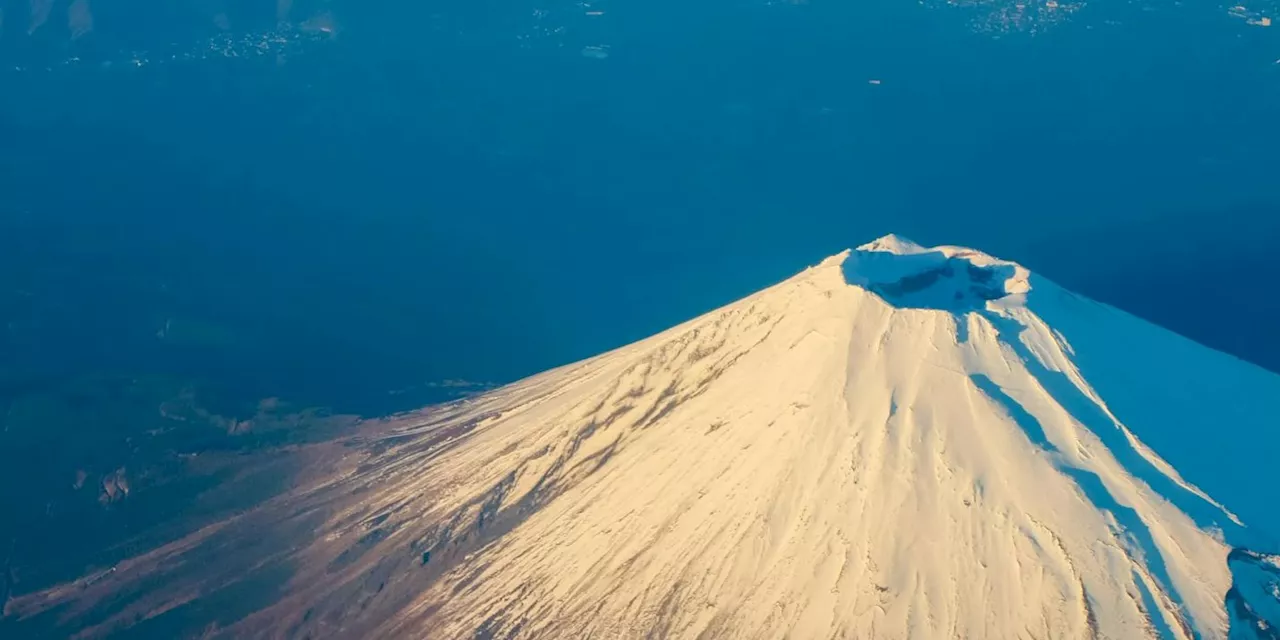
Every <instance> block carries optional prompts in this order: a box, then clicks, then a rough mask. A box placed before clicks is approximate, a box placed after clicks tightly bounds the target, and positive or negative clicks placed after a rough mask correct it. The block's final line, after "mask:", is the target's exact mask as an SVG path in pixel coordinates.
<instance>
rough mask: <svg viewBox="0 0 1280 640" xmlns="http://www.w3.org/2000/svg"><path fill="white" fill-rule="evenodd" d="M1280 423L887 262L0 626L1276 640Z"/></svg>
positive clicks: (1033, 284)
mask: <svg viewBox="0 0 1280 640" xmlns="http://www.w3.org/2000/svg"><path fill="white" fill-rule="evenodd" d="M1277 416H1280V377H1278V376H1276V375H1275V374H1273V373H1270V372H1267V371H1264V370H1262V369H1259V368H1257V367H1253V366H1252V365H1248V364H1247V363H1244V362H1241V361H1239V360H1237V359H1235V358H1232V357H1230V356H1226V355H1224V354H1221V353H1218V352H1214V351H1212V350H1209V349H1207V348H1205V347H1203V346H1200V345H1198V344H1195V343H1193V342H1191V341H1189V340H1186V339H1184V338H1182V337H1180V336H1177V335H1175V334H1172V333H1170V332H1168V331H1165V330H1163V329H1160V328H1159V327H1155V326H1153V325H1150V324H1148V323H1146V322H1143V321H1141V320H1139V319H1137V318H1135V317H1133V316H1130V315H1128V314H1125V313H1123V312H1121V311H1119V310H1116V309H1114V308H1111V307H1108V306H1106V305H1102V304H1098V303H1096V302H1093V301H1090V300H1088V299H1086V298H1083V297H1080V296H1078V295H1075V294H1072V293H1071V292H1068V291H1066V290H1064V289H1062V288H1061V287H1059V286H1057V285H1055V284H1054V283H1052V282H1050V281H1048V280H1046V279H1044V278H1040V277H1038V276H1033V275H1032V274H1030V273H1028V272H1027V270H1026V269H1024V268H1023V267H1021V266H1019V265H1017V264H1015V263H1012V262H1008V261H1004V260H1000V259H997V258H994V257H992V256H989V255H987V254H984V253H981V252H978V251H974V250H971V249H965V248H962V247H932V248H926V247H921V246H920V245H917V244H915V243H912V242H910V241H909V240H905V239H903V238H898V237H895V236H889V237H886V238H881V239H880V240H877V241H875V242H872V243H869V244H867V245H863V246H861V247H858V248H857V249H856V250H851V251H847V252H844V253H842V254H839V255H837V256H833V257H831V258H828V259H827V260H824V261H822V263H821V264H819V265H817V266H816V267H812V268H810V269H807V270H805V271H804V272H802V273H800V274H798V275H796V276H795V277H792V278H789V279H787V280H785V281H783V282H780V283H778V284H776V285H774V286H771V287H768V288H765V289H763V290H761V291H759V292H758V293H755V294H753V295H750V296H748V297H746V298H743V299H742V300H739V301H737V302H734V303H731V304H729V305H726V306H724V307H721V308H719V309H716V310H714V311H711V312H708V313H706V314H704V315H702V316H700V317H697V318H694V319H692V320H689V321H688V322H685V323H682V324H680V325H678V326H675V327H673V328H671V329H669V330H667V331H664V332H662V333H659V334H657V335H654V336H652V337H650V338H647V339H645V340H641V341H639V342H636V343H634V344H630V345H626V346H623V347H620V348H618V349H615V350H613V351H610V352H608V353H605V354H602V355H599V356H597V357H594V358H591V359H588V360H585V361H582V362H578V363H574V364H570V365H566V366H564V367H561V368H558V369H554V370H551V371H548V372H546V373H543V374H540V375H537V376H534V377H532V378H529V379H526V380H522V381H519V382H516V383H513V384H511V385H508V386H505V387H502V388H500V389H496V390H494V391H492V392H490V393H487V394H484V395H481V396H476V397H473V398H468V399H467V400H464V401H459V402H456V403H451V404H449V405H444V406H441V407H433V408H427V409H424V410H422V411H420V412H415V413H412V414H406V415H401V416H396V417H394V418H392V419H389V420H387V421H381V422H371V423H369V425H368V428H367V430H365V431H363V432H361V433H360V434H358V435H356V436H353V437H352V438H350V439H349V440H348V441H346V442H343V443H341V446H340V447H336V448H335V450H340V456H339V457H338V458H337V459H336V460H335V461H334V462H333V463H332V468H329V467H323V468H322V467H318V466H316V465H311V466H310V467H308V475H307V480H306V482H305V483H304V482H299V483H298V485H297V487H296V489H294V490H292V491H290V492H288V493H287V494H285V495H282V496H278V497H277V498H276V499H273V500H272V501H270V502H268V503H266V504H264V505H263V506H262V507H261V508H260V509H257V510H255V511H252V512H249V513H245V514H243V515H237V516H236V517H235V518H233V519H231V520H228V521H226V522H220V523H217V524H214V525H210V526H209V527H206V528H204V529H201V530H200V531H198V532H196V533H193V534H192V535H191V536H189V537H188V538H186V539H183V540H181V541H179V542H175V543H173V544H171V545H169V546H167V547H164V548H161V549H159V550H156V551H154V552H151V553H148V554H145V555H142V556H139V557H137V558H134V559H130V560H128V561H125V562H121V563H120V564H119V565H117V566H116V567H112V568H110V570H109V571H107V570H105V569H104V570H103V571H102V572H100V573H99V574H97V575H94V576H91V578H92V579H91V580H83V581H77V582H72V583H68V584H66V585H62V586H59V587H54V588H51V589H48V590H46V591H42V592H37V593H31V594H28V595H24V596H21V597H18V598H15V599H12V600H11V601H10V603H9V605H8V608H7V612H8V613H10V614H11V615H14V616H17V617H20V618H21V617H30V616H38V615H42V614H44V615H50V616H54V615H56V616H60V617H61V619H65V620H75V621H81V622H84V623H85V624H89V625H96V626H93V627H92V628H91V629H89V631H88V632H86V633H85V634H84V635H95V634H97V635H101V634H105V633H109V632H111V631H115V630H118V629H119V628H121V627H125V626H130V625H134V624H138V623H139V621H143V622H142V624H147V623H149V622H158V624H154V625H151V626H150V629H151V630H153V631H154V630H155V629H172V628H176V627H174V626H172V625H176V624H178V622H175V621H174V618H175V617H180V616H183V615H189V616H192V617H191V620H190V623H191V624H193V625H196V626H195V627H194V629H193V630H192V632H191V633H189V634H177V633H173V634H169V636H170V637H179V636H181V635H199V633H200V632H201V630H202V629H204V628H205V626H206V625H209V622H210V621H208V620H202V619H200V618H199V617H198V615H197V614H198V612H199V607H198V606H195V605H194V604H193V603H198V602H200V601H201V600H202V599H204V598H209V599H211V600H217V599H219V598H221V599H222V600H223V601H226V600H234V601H236V602H237V603H238V604H237V606H238V607H239V608H240V609H242V610H244V611H246V612H250V611H252V612H253V613H252V614H251V615H249V614H248V613H246V614H245V617H244V618H243V619H238V620H232V619H228V620H223V619H216V620H213V621H212V622H213V623H216V624H213V625H210V626H211V627H215V628H217V630H218V631H225V632H226V634H227V635H228V636H235V637H306V636H311V637H338V638H364V637H379V638H384V637H385V638H399V637H415V638H416V637H430V638H448V639H452V638H477V637H482V638H498V637H503V638H585V637H596V638H643V637H660V638H690V639H692V638H782V637H793V638H833V637H843V638H876V639H878V638H892V639H897V638H925V639H929V638H955V637H960V638H1160V639H1162V640H1163V639H1166V638H1168V639H1186V640H1191V639H1193V638H1232V639H1234V638H1241V639H1249V638H1261V639H1266V640H1276V638H1277V635H1276V632H1275V630H1276V629H1277V628H1278V627H1280V568H1278V567H1280V559H1278V558H1280V553H1278V552H1280V544H1277V543H1276V541H1275V538H1274V537H1273V535H1272V534H1274V533H1277V532H1280V505H1278V503H1277V500H1276V494H1277V490H1276V480H1275V478H1276V476H1275V469H1276V463H1277V460H1276V452H1277V451H1280V428H1278V425H1277ZM335 455H336V454H335ZM1228 509H1230V510H1228ZM246 584H247V585H257V584H268V585H272V588H270V589H256V590H251V589H248V588H244V587H243V585H246ZM236 589H240V591H237V590H236ZM246 594H262V595H253V596H252V597H250V596H249V595H246ZM240 603H243V604H240ZM193 610H195V611H194V612H193ZM238 610H239V609H238Z"/></svg>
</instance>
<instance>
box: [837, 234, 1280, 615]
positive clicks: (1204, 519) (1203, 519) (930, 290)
mask: <svg viewBox="0 0 1280 640" xmlns="http://www.w3.org/2000/svg"><path fill="white" fill-rule="evenodd" d="M854 256H855V257H857V258H858V260H857V261H856V262H855V263H854V264H855V265H856V269H857V271H856V272H852V271H851V270H850V266H849V263H846V279H847V280H849V282H850V283H851V284H856V285H859V286H862V287H864V288H866V289H868V290H870V291H872V292H874V293H875V294H877V295H878V296H879V297H880V298H881V299H883V300H884V301H885V302H886V303H888V304H890V305H892V306H894V307H897V308H914V309H932V310H939V311H945V312H948V313H951V314H953V316H954V318H955V325H956V328H957V340H958V341H959V342H961V343H964V342H967V340H968V319H969V316H971V315H976V316H978V317H980V318H981V319H983V320H985V321H986V322H987V323H988V324H989V325H990V326H991V327H992V328H993V329H994V330H995V332H996V335H997V339H998V340H999V342H1000V344H1001V345H1003V346H1004V347H1006V348H1008V349H1009V350H1010V351H1012V352H1013V353H1014V354H1016V355H1017V357H1018V359H1019V360H1020V361H1021V362H1022V363H1023V365H1024V366H1025V367H1026V369H1027V371H1028V373H1030V374H1031V375H1032V376H1033V377H1034V378H1035V380H1036V381H1037V382H1039V385H1040V387H1041V389H1042V390H1043V391H1044V392H1045V393H1046V394H1047V395H1048V396H1049V397H1050V398H1051V399H1052V400H1053V401H1054V402H1055V403H1056V404H1057V405H1058V406H1060V407H1062V409H1063V410H1064V411H1066V412H1067V413H1068V414H1070V415H1071V416H1072V417H1073V418H1074V419H1075V420H1077V421H1079V423H1080V425H1081V426H1083V427H1084V428H1086V429H1088V430H1089V431H1090V432H1091V433H1092V434H1093V435H1095V436H1096V437H1097V438H1098V440H1099V441H1100V442H1101V443H1102V444H1103V446H1105V447H1106V448H1107V449H1108V450H1109V451H1110V452H1111V453H1112V455H1113V456H1114V457H1115V459H1116V461H1117V462H1118V463H1119V464H1120V465H1122V467H1123V468H1124V469H1125V471H1126V472H1127V473H1129V474H1130V475H1132V476H1133V477H1134V478H1136V479H1137V480H1139V481H1140V482H1142V483H1145V484H1146V485H1147V486H1148V487H1149V488H1150V489H1151V490H1152V491H1154V492H1155V493H1156V494H1158V495H1159V496H1161V497H1162V498H1164V499H1166V500H1168V501H1169V502H1170V503H1171V504H1173V505H1174V506H1175V507H1177V508H1178V509H1179V510H1180V511H1182V512H1183V513H1184V514H1186V515H1187V516H1188V517H1190V518H1191V519H1192V520H1193V521H1194V522H1195V524H1196V525H1197V526H1198V527H1200V528H1201V529H1203V530H1206V531H1210V530H1216V531H1221V532H1222V535H1223V536H1224V538H1225V540H1226V542H1227V543H1228V544H1230V545H1232V547H1233V548H1234V549H1235V551H1233V553H1232V558H1233V560H1232V561H1231V562H1230V563H1229V564H1230V568H1231V571H1232V576H1233V587H1232V589H1231V590H1230V592H1229V593H1228V594H1227V596H1226V604H1227V608H1228V611H1229V613H1230V615H1231V630H1230V636H1231V637H1232V638H1262V639H1266V640H1270V639H1272V638H1275V637H1276V635H1275V633H1276V631H1275V630H1276V629H1280V596H1277V595H1276V594H1277V593H1280V578H1278V577H1277V576H1280V568H1277V567H1276V565H1274V564H1269V563H1268V561H1265V560H1259V558H1264V559H1265V558H1272V557H1276V556H1269V555H1267V554H1258V553H1255V552H1252V551H1247V550H1246V549H1256V548H1270V547H1271V546H1273V545H1272V542H1271V541H1270V539H1268V538H1265V537H1264V536H1261V535H1259V534H1258V533H1257V532H1254V531H1251V530H1249V529H1246V528H1245V527H1244V526H1243V525H1241V524H1240V523H1239V522H1238V521H1237V520H1236V519H1235V518H1234V517H1233V516H1232V515H1231V514H1230V513H1229V512H1227V511H1226V510H1225V509H1224V508H1223V507H1222V506H1220V505H1218V504H1216V503H1214V502H1212V501H1211V500H1209V499H1208V498H1206V497H1205V496H1204V495H1203V494H1201V493H1199V492H1197V491H1194V490H1193V489H1192V488H1190V487H1189V486H1188V485H1186V484H1184V483H1183V482H1180V481H1179V480H1178V479H1175V478H1174V477H1172V476H1170V475H1169V474H1168V473H1166V472H1165V471H1163V470H1162V469H1160V468H1158V467H1157V466H1156V465H1155V464H1154V463H1153V462H1152V460H1151V459H1149V458H1148V456H1146V455H1144V454H1143V452H1141V451H1139V450H1138V448H1137V446H1138V445H1137V444H1136V443H1135V442H1134V440H1133V439H1132V438H1131V437H1130V436H1129V434H1128V433H1126V430H1125V427H1124V425H1123V424H1122V423H1121V422H1118V421H1117V420H1118V419H1117V418H1113V417H1112V415H1111V414H1110V412H1109V411H1108V410H1107V408H1106V407H1105V406H1103V405H1102V404H1100V403H1099V402H1098V401H1095V400H1094V399H1093V398H1092V397H1091V396H1090V395H1089V394H1087V393H1086V392H1085V391H1084V390H1083V389H1081V388H1080V387H1079V386H1078V385H1077V384H1076V383H1075V382H1074V381H1073V380H1072V379H1071V378H1070V377H1069V376H1068V375H1067V374H1066V373H1064V372H1062V371H1058V370H1056V369H1051V368H1049V367H1048V366H1046V365H1045V364H1044V363H1043V362H1042V360H1041V358H1040V357H1039V356H1037V355H1036V354H1035V353H1033V352H1032V350H1031V349H1030V348H1029V347H1028V346H1027V343H1026V342H1025V341H1024V340H1023V337H1022V334H1023V332H1025V331H1027V330H1028V329H1029V327H1028V326H1026V325H1025V324H1023V322H1022V321H1021V320H1019V319H1017V318H1016V317H1015V316H1010V315H1007V314H1004V313H1000V312H998V311H994V310H991V309H988V308H987V305H986V303H987V302H988V301H992V300H999V299H1001V298H1004V297H1006V296H1007V295H1010V294H1012V293H1014V292H1023V291H1025V292H1026V293H1027V294H1028V300H1029V304H1030V301H1031V299H1032V298H1033V297H1034V295H1035V293H1034V291H1032V290H1031V289H1030V287H1029V286H1027V287H1026V288H1022V287H1020V286H1019V285H1020V284H1021V285H1029V284H1030V283H1029V282H1021V283H1019V282H1018V281H1017V277H1018V274H1017V273H1016V268H1015V267H1014V266H1012V265H1007V264H995V265H979V264H975V263H974V262H973V261H972V260H971V259H970V258H969V257H968V256H966V255H965V254H956V255H954V256H947V255H945V254H943V253H942V252H938V251H930V252H925V253H919V254H909V255H900V254H896V253H890V252H856V253H855V254H854ZM868 258H869V259H868ZM868 267H870V268H868ZM970 380H971V381H972V382H973V384H974V386H975V387H977V388H978V389H979V390H980V391H981V392H982V393H983V394H984V395H986V396H987V398H989V399H990V400H991V401H992V402H994V403H996V404H997V405H999V406H1001V407H1002V408H1003V409H1004V410H1005V412H1006V413H1007V414H1008V415H1009V416H1010V417H1011V418H1012V419H1013V420H1014V421H1015V423H1016V424H1017V425H1018V426H1019V427H1020V428H1021V429H1022V431H1023V432H1024V434H1025V435H1026V436H1027V439H1028V440H1029V441H1030V442H1031V443H1032V444H1033V445H1035V446H1036V447H1038V448H1039V449H1041V450H1043V451H1045V452H1046V453H1047V454H1048V455H1049V456H1050V458H1051V461H1052V462H1053V464H1054V465H1055V466H1056V467H1057V468H1058V469H1059V470H1060V471H1061V472H1062V473H1063V474H1064V475H1066V476H1067V477H1069V478H1071V480H1072V481H1073V482H1074V483H1075V485H1076V487H1077V488H1078V489H1079V491H1080V493H1081V495H1082V496H1083V497H1084V498H1085V499H1086V500H1088V501H1089V502H1090V503H1091V504H1093V505H1094V506H1095V507H1096V508H1097V509H1099V510H1103V511H1107V512H1109V513H1111V514H1112V515H1113V517H1114V518H1115V520H1116V522H1117V524H1118V526H1119V528H1120V529H1121V530H1120V531H1117V532H1116V533H1117V539H1118V540H1124V539H1125V538H1126V537H1127V538H1128V540H1129V541H1130V543H1129V544H1128V545H1125V546H1126V553H1128V554H1129V555H1130V558H1131V559H1133V561H1134V564H1141V565H1145V566H1146V567H1147V568H1148V570H1149V571H1150V574H1151V577H1152V579H1153V581H1154V582H1155V584H1154V587H1155V589H1156V590H1157V591H1156V592H1155V593H1152V592H1151V591H1150V590H1149V587H1148V585H1146V584H1145V583H1144V581H1143V580H1142V578H1141V577H1140V576H1137V575H1135V576H1134V580H1135V583H1136V584H1138V585H1139V587H1140V588H1142V589H1143V591H1144V593H1143V594H1142V595H1143V599H1144V601H1145V603H1146V606H1147V609H1148V614H1149V615H1150V616H1151V620H1152V624H1153V625H1155V626H1156V628H1157V630H1158V632H1159V634H1160V637H1174V636H1175V634H1174V633H1173V630H1172V629H1170V628H1168V626H1167V624H1166V622H1165V621H1164V620H1163V619H1161V617H1160V616H1158V615H1154V614H1153V613H1152V612H1154V611H1157V609H1158V607H1157V601H1156V598H1157V597H1162V598H1167V600H1168V601H1169V602H1171V603H1172V604H1173V607H1171V609H1172V610H1182V611H1185V610H1186V609H1185V607H1184V606H1183V604H1182V598H1181V596H1180V594H1179V593H1178V592H1177V590H1176V588H1175V587H1174V585H1173V582H1172V580H1171V578H1170V576H1169V573H1168V569H1167V566H1166V562H1165V559H1164V557H1163V556H1162V554H1161V551H1160V547H1159V546H1157V545H1156V543H1155V539H1154V537H1153V535H1152V533H1151V531H1150V529H1149V527H1148V526H1147V525H1146V523H1145V522H1144V521H1143V520H1142V518H1141V516H1140V514H1139V513H1138V512H1137V511H1136V510H1134V509H1132V508H1131V507H1128V506H1125V505H1124V504H1123V503H1122V502H1121V501H1120V500H1118V499H1117V498H1116V496H1115V495H1113V494H1112V492H1111V491H1110V489H1108V487H1107V486H1106V484H1105V483H1104V482H1103V481H1102V479H1101V478H1100V477H1099V476H1098V475H1097V474H1096V473H1094V472H1092V471H1090V470H1088V469H1086V468H1083V467H1081V466H1079V465H1077V464H1074V463H1073V462H1071V461H1070V460H1069V459H1068V458H1067V456H1065V455H1063V452H1062V450H1061V449H1060V448H1059V447H1058V446H1057V445H1055V444H1054V443H1053V442H1052V441H1051V440H1050V439H1049V438H1048V436H1047V434H1046V432H1045V430H1044V427H1043V426H1042V425H1041V423H1040V421H1039V420H1038V419H1037V418H1036V417H1035V416H1034V415H1033V414H1032V413H1031V412H1030V411H1028V410H1027V409H1026V408H1025V407H1024V406H1023V405H1022V404H1021V403H1019V402H1018V401H1017V400H1015V399H1014V398H1013V397H1011V396H1010V395H1009V394H1008V393H1006V392H1005V390H1004V389H1002V388H1001V387H1000V386H999V385H998V384H996V383H995V382H994V381H993V380H991V379H990V378H989V377H987V376H986V375H983V374H971V375H970ZM1165 608H1166V609H1170V607H1165ZM1176 622H1177V624H1178V625H1179V627H1180V629H1181V632H1183V633H1184V634H1185V635H1187V636H1192V635H1194V634H1192V632H1191V625H1190V623H1189V621H1187V620H1186V619H1185V618H1183V617H1182V616H1178V617H1177V619H1176Z"/></svg>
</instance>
